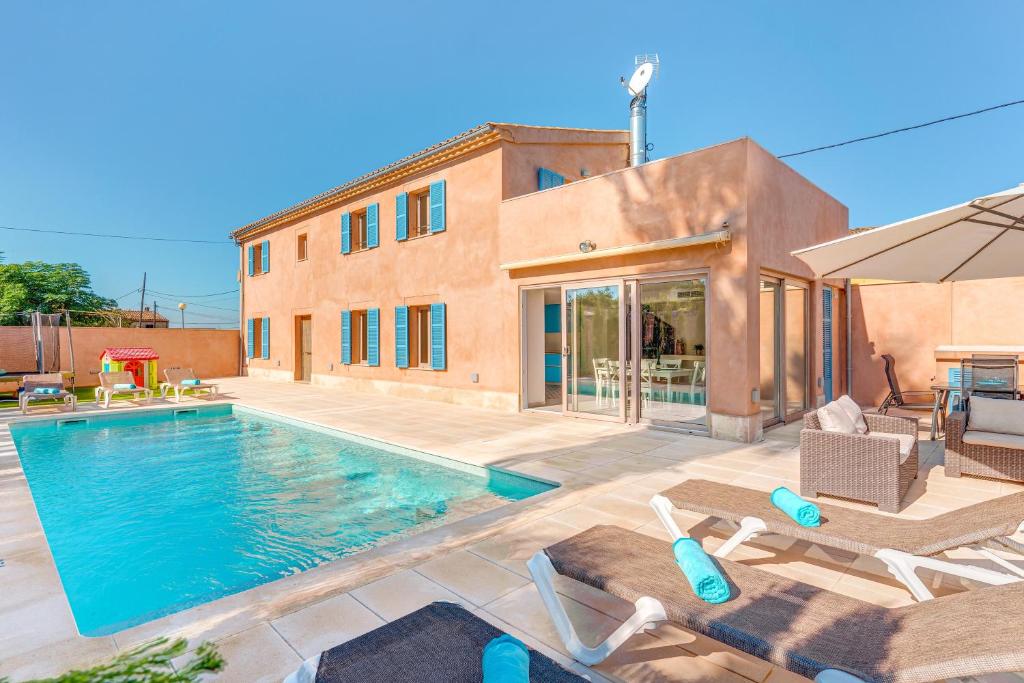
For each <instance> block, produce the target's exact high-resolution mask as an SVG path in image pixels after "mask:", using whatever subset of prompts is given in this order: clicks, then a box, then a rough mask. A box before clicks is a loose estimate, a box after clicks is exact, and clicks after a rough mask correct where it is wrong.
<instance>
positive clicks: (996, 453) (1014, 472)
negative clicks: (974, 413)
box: [946, 410, 1024, 481]
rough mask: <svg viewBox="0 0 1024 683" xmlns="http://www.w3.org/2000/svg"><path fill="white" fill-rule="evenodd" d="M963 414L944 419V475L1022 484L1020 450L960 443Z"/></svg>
mask: <svg viewBox="0 0 1024 683" xmlns="http://www.w3.org/2000/svg"><path fill="white" fill-rule="evenodd" d="M967 418H968V413H967V412H966V411H962V410H958V411H956V412H954V413H951V414H950V416H949V417H948V418H946V476H947V477H959V476H960V475H961V474H970V475H974V476H976V477H990V478H993V479H1002V480H1005V481H1024V450H1021V449H1016V448H1003V447H999V446H987V445H982V444H976V443H964V441H963V438H964V432H965V431H967Z"/></svg>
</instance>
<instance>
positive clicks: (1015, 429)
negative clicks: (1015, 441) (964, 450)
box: [964, 396, 1024, 448]
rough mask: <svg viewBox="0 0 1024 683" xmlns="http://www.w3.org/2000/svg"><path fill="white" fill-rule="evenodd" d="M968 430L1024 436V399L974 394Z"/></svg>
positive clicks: (971, 401)
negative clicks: (987, 396)
mask: <svg viewBox="0 0 1024 683" xmlns="http://www.w3.org/2000/svg"><path fill="white" fill-rule="evenodd" d="M967 430H968V432H972V431H978V432H995V433H997V434H1013V435H1016V436H1020V437H1024V401H1008V400H1006V399H999V398H983V397H981V396H972V397H971V400H970V414H969V416H968V419H967ZM964 441H966V442H967V443H971V442H970V441H967V439H966V438H965V439H964ZM1011 448H1014V447H1013V446H1011Z"/></svg>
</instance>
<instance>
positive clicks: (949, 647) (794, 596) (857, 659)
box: [528, 525, 1024, 683]
mask: <svg viewBox="0 0 1024 683" xmlns="http://www.w3.org/2000/svg"><path fill="white" fill-rule="evenodd" d="M717 562H718V563H719V565H720V567H721V569H722V572H723V574H724V575H725V576H726V578H727V581H728V583H729V587H730V592H731V597H730V599H729V600H727V601H726V602H723V603H720V604H711V603H708V602H704V601H703V600H701V599H700V598H698V597H696V595H695V594H694V592H693V590H692V589H691V588H690V586H689V584H688V583H687V582H686V580H685V578H684V577H683V575H682V573H681V572H680V570H679V567H678V566H676V563H675V558H674V557H673V553H672V547H671V545H670V544H669V543H668V542H666V541H662V540H659V539H656V538H652V537H650V536H647V535H645V534H641V533H638V532H634V531H627V530H625V529H621V528H619V527H615V526H605V525H601V526H595V527H593V528H591V529H589V530H587V531H584V532H582V533H580V534H577V535H576V536H573V537H571V538H568V539H566V540H564V541H561V542H559V543H556V544H554V545H552V546H550V547H548V548H546V549H544V550H543V551H541V552H538V553H537V554H536V555H534V556H533V557H532V558H531V559H530V561H529V563H528V566H529V569H530V573H531V575H532V576H533V579H534V581H535V583H536V585H537V589H538V591H539V592H540V595H541V598H542V599H543V601H544V605H545V607H546V608H547V610H548V612H549V614H550V615H551V618H552V621H553V622H554V624H555V627H556V629H557V631H558V634H559V636H560V637H561V638H562V640H563V642H564V643H565V645H566V648H567V649H568V650H569V652H570V654H572V656H573V657H575V658H576V659H577V660H578V661H580V662H582V663H584V664H596V663H598V662H600V661H602V660H603V659H604V658H606V657H607V656H608V655H609V654H611V652H613V651H614V650H615V649H616V648H617V647H618V646H619V645H621V644H622V643H624V642H625V641H626V640H628V639H629V637H630V636H631V635H633V634H634V633H636V632H638V631H641V630H643V629H644V628H650V627H653V626H654V625H656V624H657V623H658V622H661V621H671V622H673V623H676V624H679V625H680V626H682V627H684V628H686V629H689V630H691V631H694V632H696V633H699V634H701V635H704V636H707V637H709V638H712V639H714V640H717V641H719V642H720V643H724V644H725V645H728V646H730V647H733V648H736V649H737V650H741V651H743V652H746V653H747V654H750V655H753V656H755V657H759V658H761V659H763V660H765V661H768V662H771V663H772V664H775V665H777V666H780V667H784V668H785V669H788V670H789V671H792V672H794V673H796V674H798V675H801V676H806V677H808V678H814V679H815V680H817V681H819V682H820V683H839V682H848V681H858V680H860V681H871V682H872V683H924V682H926V681H939V680H943V679H947V678H955V677H960V676H982V675H985V674H990V673H1001V672H1008V671H1011V672H1012V671H1020V670H1024V640H1022V639H1021V638H1020V633H1019V629H1018V628H1015V627H1014V626H1013V625H1014V624H1018V623H1019V622H1020V614H1021V610H1024V582H1018V583H1011V584H1007V585H1004V586H986V587H983V588H979V589H977V590H972V591H965V592H962V593H955V594H952V595H947V596H942V597H938V598H935V599H933V600H927V601H924V602H915V603H913V604H911V605H908V606H905V607H897V608H886V607H880V606H878V605H874V604H871V603H867V602H863V601H861V600H858V599H856V598H851V597H848V596H846V595H842V594H839V593H835V592H832V591H829V590H825V589H822V588H818V587H815V586H811V585H808V584H805V583H801V582H800V581H796V580H793V579H789V578H785V577H782V576H778V575H776V574H772V573H769V572H766V571H762V570H760V569H757V568H755V567H750V566H747V565H744V564H739V563H737V562H732V561H730V560H726V559H721V558H719V559H717ZM556 574H557V575H561V576H563V577H567V578H569V579H573V580H576V581H579V582H581V583H584V584H587V585H588V586H591V587H593V588H597V589H599V590H602V591H604V592H606V593H608V594H610V595H614V596H616V597H618V598H621V599H623V600H625V601H627V602H632V603H634V604H635V605H636V613H635V614H634V615H633V617H631V618H630V619H629V620H627V621H626V622H625V623H624V624H623V625H622V626H620V627H619V628H618V629H617V630H616V631H615V632H613V633H612V634H611V635H610V636H609V637H608V639H607V640H605V641H604V642H602V643H600V644H599V645H597V646H595V647H587V646H585V645H584V644H583V643H582V642H581V641H580V639H579V636H578V635H577V633H576V631H575V629H574V627H573V625H572V622H571V621H570V620H569V617H568V615H567V613H566V611H565V608H564V606H563V604H562V602H561V598H560V597H559V596H558V593H557V592H556V591H555V588H554V579H555V576H556Z"/></svg>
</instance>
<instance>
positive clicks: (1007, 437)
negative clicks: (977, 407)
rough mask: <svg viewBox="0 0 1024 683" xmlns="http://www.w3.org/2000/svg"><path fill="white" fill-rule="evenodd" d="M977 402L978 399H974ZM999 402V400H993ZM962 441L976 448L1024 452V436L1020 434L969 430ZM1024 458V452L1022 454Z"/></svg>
mask: <svg viewBox="0 0 1024 683" xmlns="http://www.w3.org/2000/svg"><path fill="white" fill-rule="evenodd" d="M974 400H977V399H974ZM993 400H996V401H998V400H999V399H993ZM962 441H963V442H964V443H969V444H972V445H974V446H993V447H995V448H1012V449H1014V450H1019V451H1024V436H1021V435H1020V434H1003V433H1001V432H982V431H977V430H974V429H968V430H967V431H966V432H964V435H963V438H962ZM1021 457H1022V458H1024V452H1022V453H1021Z"/></svg>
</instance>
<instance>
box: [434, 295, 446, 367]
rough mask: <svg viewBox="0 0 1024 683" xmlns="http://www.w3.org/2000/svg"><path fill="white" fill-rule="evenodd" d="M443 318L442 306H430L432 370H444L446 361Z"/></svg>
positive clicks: (443, 308) (443, 307)
mask: <svg viewBox="0 0 1024 683" xmlns="http://www.w3.org/2000/svg"><path fill="white" fill-rule="evenodd" d="M444 317H445V305H444V304H430V367H431V368H432V369H434V370H444V369H445V363H446V361H447V358H446V355H447V354H446V344H445V339H444V334H445V324H444Z"/></svg>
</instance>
